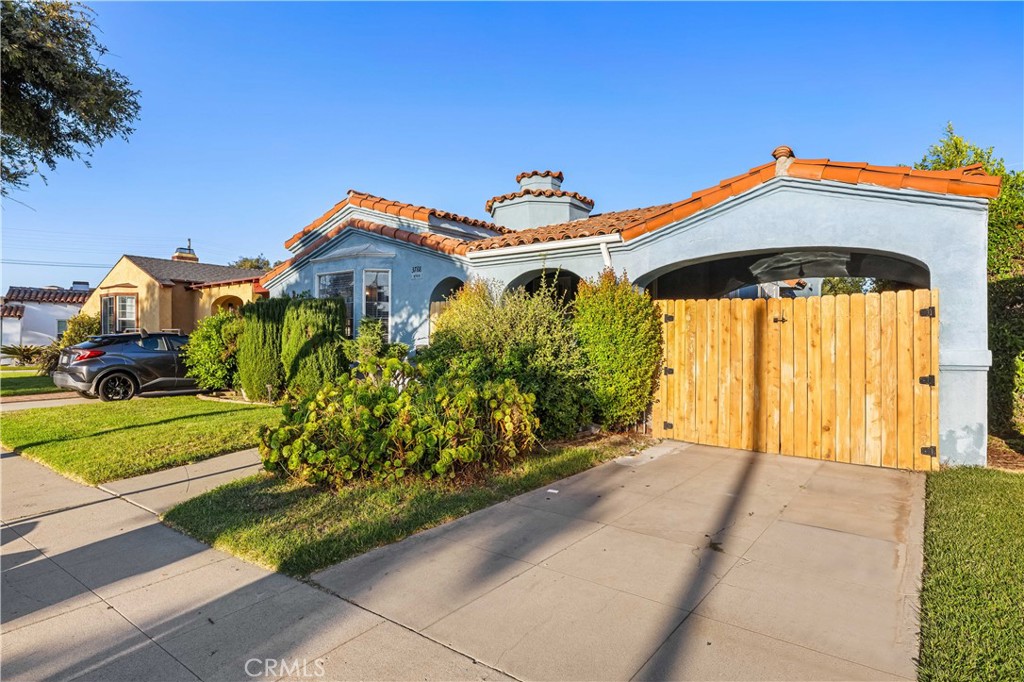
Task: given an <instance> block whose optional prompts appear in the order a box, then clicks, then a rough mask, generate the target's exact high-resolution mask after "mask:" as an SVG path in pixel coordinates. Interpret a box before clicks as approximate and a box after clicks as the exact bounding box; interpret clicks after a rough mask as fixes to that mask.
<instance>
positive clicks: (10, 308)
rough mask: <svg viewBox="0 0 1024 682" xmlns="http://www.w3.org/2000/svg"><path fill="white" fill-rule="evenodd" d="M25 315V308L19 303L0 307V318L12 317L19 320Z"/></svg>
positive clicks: (5, 304)
mask: <svg viewBox="0 0 1024 682" xmlns="http://www.w3.org/2000/svg"><path fill="white" fill-rule="evenodd" d="M24 314H25V306H23V305H21V304H19V303H4V304H2V305H0V317H12V318H14V319H16V320H20V319H21V318H22V316H23V315H24Z"/></svg>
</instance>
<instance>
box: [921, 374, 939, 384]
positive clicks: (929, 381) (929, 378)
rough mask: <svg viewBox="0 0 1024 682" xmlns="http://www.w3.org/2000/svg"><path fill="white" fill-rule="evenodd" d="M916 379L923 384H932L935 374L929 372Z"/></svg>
mask: <svg viewBox="0 0 1024 682" xmlns="http://www.w3.org/2000/svg"><path fill="white" fill-rule="evenodd" d="M917 381H918V383H920V384H924V385H925V386H934V385H935V375H934V374H929V375H928V376H925V377H918V378H917Z"/></svg>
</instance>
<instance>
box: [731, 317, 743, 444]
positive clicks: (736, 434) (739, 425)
mask: <svg viewBox="0 0 1024 682" xmlns="http://www.w3.org/2000/svg"><path fill="white" fill-rule="evenodd" d="M729 315H730V318H731V319H730V320H729V327H730V329H731V330H732V334H731V336H730V337H729V340H730V348H729V447H730V448H742V447H743V332H744V330H743V299H740V298H734V299H732V300H731V301H729Z"/></svg>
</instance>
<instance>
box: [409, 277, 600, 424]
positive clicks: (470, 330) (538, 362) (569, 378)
mask: <svg viewBox="0 0 1024 682" xmlns="http://www.w3.org/2000/svg"><path fill="white" fill-rule="evenodd" d="M544 281H545V282H548V283H545V284H542V285H541V287H540V289H539V290H538V291H537V292H536V293H533V294H530V293H527V292H526V291H524V290H522V289H518V290H516V291H512V292H506V293H499V292H498V291H497V290H496V288H495V287H492V286H489V285H488V283H486V282H484V281H480V280H477V281H473V282H469V283H468V284H467V285H466V286H464V287H463V288H462V289H461V290H460V291H459V292H458V293H456V294H455V296H453V297H452V298H451V299H450V302H449V305H448V307H447V309H446V310H445V311H444V313H442V314H441V316H440V317H438V319H437V322H436V326H435V328H434V335H433V337H432V339H431V345H430V347H429V348H427V349H426V350H425V351H423V353H422V355H421V356H420V361H421V363H422V364H423V365H424V366H425V367H426V368H427V370H428V375H429V376H430V377H432V380H433V381H445V380H446V375H447V373H451V372H459V373H462V372H468V373H469V375H470V376H472V377H473V379H474V380H475V381H476V382H477V383H483V382H485V381H504V380H505V379H513V380H515V382H516V384H517V385H518V386H519V388H520V389H521V390H522V391H523V392H526V393H532V394H533V395H534V396H535V397H536V401H537V402H536V409H537V416H538V417H539V418H540V433H541V435H542V437H543V438H546V439H551V438H566V437H569V436H573V435H575V434H576V433H577V431H578V430H579V429H580V427H581V426H583V425H584V424H586V423H587V422H588V420H589V401H588V399H587V369H586V364H585V362H584V359H583V354H582V352H581V350H580V347H579V344H578V343H577V341H576V337H575V335H574V334H573V330H572V325H571V322H570V317H569V307H568V305H567V303H566V302H565V301H564V300H563V299H562V298H561V297H559V296H557V295H556V293H555V290H554V286H553V285H552V284H550V282H551V279H550V278H545V280H544Z"/></svg>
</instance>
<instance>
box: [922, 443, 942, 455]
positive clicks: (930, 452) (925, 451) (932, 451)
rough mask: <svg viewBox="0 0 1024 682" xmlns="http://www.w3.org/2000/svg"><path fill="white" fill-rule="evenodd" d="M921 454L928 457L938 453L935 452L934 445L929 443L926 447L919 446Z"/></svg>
mask: <svg viewBox="0 0 1024 682" xmlns="http://www.w3.org/2000/svg"><path fill="white" fill-rule="evenodd" d="M921 454H922V455H928V456H929V457H935V456H936V455H937V454H939V453H938V452H936V450H935V446H934V445H929V446H928V447H924V448H921Z"/></svg>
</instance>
